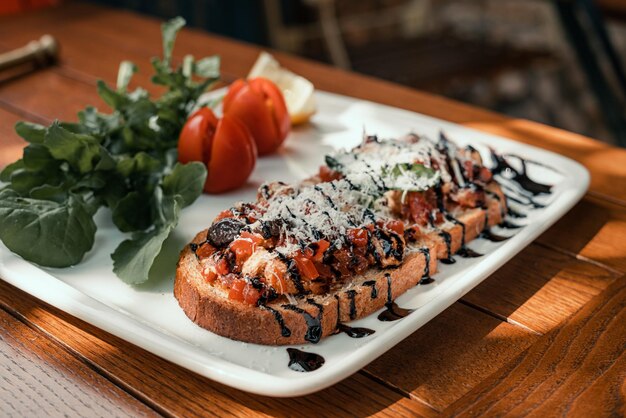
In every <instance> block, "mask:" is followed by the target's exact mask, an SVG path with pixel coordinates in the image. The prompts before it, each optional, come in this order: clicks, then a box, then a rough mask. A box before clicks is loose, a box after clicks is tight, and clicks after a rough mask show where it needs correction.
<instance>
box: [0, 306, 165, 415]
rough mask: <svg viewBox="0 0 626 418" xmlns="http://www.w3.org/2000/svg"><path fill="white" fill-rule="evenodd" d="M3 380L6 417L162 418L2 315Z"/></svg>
mask: <svg viewBox="0 0 626 418" xmlns="http://www.w3.org/2000/svg"><path fill="white" fill-rule="evenodd" d="M0 376H2V377H1V378H0V381H2V384H1V385H0V388H1V389H0V411H2V413H1V415H3V416H16V417H18V416H23V417H24V416H44V415H45V416H50V417H58V416H67V415H68V414H70V415H73V416H93V417H95V416H102V417H113V416H116V417H123V416H128V417H131V416H158V414H157V413H155V411H153V410H152V409H150V408H148V407H147V406H146V405H144V404H143V403H141V402H139V401H137V399H135V398H133V397H132V396H131V395H129V394H128V393H126V392H124V391H123V390H121V389H120V388H119V387H117V386H115V385H113V384H112V383H111V382H110V381H108V380H107V379H106V378H104V377H103V376H101V375H99V374H98V373H96V372H95V371H94V370H92V369H90V368H89V367H88V366H87V365H86V364H84V363H82V362H80V361H79V360H78V359H76V358H75V357H74V356H72V355H71V354H70V353H68V352H67V351H65V350H64V349H63V348H62V347H61V346H59V345H58V344H56V343H54V342H52V341H51V340H50V339H48V338H47V337H46V336H44V335H43V334H42V333H40V332H37V331H35V330H33V329H30V328H28V327H27V326H26V325H24V324H23V323H21V322H20V321H18V320H17V319H15V318H14V317H13V316H11V315H9V314H8V313H7V312H6V311H4V310H2V309H0Z"/></svg>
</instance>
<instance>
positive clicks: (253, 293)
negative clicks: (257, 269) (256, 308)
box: [243, 283, 261, 305]
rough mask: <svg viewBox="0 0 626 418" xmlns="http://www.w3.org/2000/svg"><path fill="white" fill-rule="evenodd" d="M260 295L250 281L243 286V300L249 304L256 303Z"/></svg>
mask: <svg viewBox="0 0 626 418" xmlns="http://www.w3.org/2000/svg"><path fill="white" fill-rule="evenodd" d="M260 297H261V292H259V291H258V290H257V289H255V288H254V286H252V285H251V284H250V283H246V287H244V288H243V301H244V302H246V303H247V304H249V305H256V303H257V301H258V300H259V298H260Z"/></svg>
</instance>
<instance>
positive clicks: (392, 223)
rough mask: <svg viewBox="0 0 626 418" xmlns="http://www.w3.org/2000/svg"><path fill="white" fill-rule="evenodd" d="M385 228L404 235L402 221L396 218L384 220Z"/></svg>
mask: <svg viewBox="0 0 626 418" xmlns="http://www.w3.org/2000/svg"><path fill="white" fill-rule="evenodd" d="M385 228H387V229H388V230H390V231H393V232H395V233H396V234H398V235H400V236H403V235H404V222H402V221H398V220H395V219H394V220H389V221H387V222H385Z"/></svg>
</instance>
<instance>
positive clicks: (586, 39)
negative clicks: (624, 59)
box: [555, 0, 626, 147]
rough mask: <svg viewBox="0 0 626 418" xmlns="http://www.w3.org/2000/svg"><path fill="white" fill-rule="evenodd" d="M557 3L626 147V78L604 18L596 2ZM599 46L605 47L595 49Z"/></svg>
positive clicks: (611, 124)
mask: <svg viewBox="0 0 626 418" xmlns="http://www.w3.org/2000/svg"><path fill="white" fill-rule="evenodd" d="M555 4H556V9H557V12H558V14H559V18H560V19H561V23H562V25H563V29H564V30H565V32H566V34H567V36H568V39H569V41H570V43H571V45H572V48H573V49H574V50H575V51H576V55H577V57H578V60H579V62H580V65H581V67H582V68H583V70H584V72H585V75H586V76H587V79H588V81H589V85H590V87H591V89H592V90H593V92H594V95H595V96H596V99H597V101H598V104H599V106H600V110H601V111H602V114H603V116H604V119H605V121H606V124H607V126H608V127H609V129H610V130H611V133H612V134H613V136H614V137H615V139H616V141H617V143H618V144H619V145H620V146H622V147H626V113H625V110H624V109H625V106H626V77H625V75H624V68H623V66H622V63H621V61H620V57H619V56H618V55H617V53H616V52H615V48H614V47H613V44H612V43H611V40H610V38H609V36H608V32H607V30H606V26H605V24H604V20H603V18H602V15H601V13H600V11H599V10H598V8H597V6H596V5H595V4H594V2H593V1H592V0H568V1H566V0H561V1H556V3H555ZM596 43H599V44H600V46H601V47H600V48H594V45H595V44H596ZM602 53H604V54H605V56H604V57H602V55H601V54H602ZM603 59H604V60H607V61H608V63H609V65H607V66H606V67H607V69H610V70H611V71H612V73H611V72H609V74H608V77H607V72H606V71H603V66H602V65H601V62H602V61H601V60H603Z"/></svg>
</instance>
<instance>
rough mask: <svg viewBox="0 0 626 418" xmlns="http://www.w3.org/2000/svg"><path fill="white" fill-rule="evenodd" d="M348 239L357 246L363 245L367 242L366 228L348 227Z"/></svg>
mask: <svg viewBox="0 0 626 418" xmlns="http://www.w3.org/2000/svg"><path fill="white" fill-rule="evenodd" d="M348 239H349V240H350V242H352V243H353V244H354V245H355V246H357V247H365V246H367V242H368V236H367V230H365V229H363V228H355V229H350V230H349V231H348Z"/></svg>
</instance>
